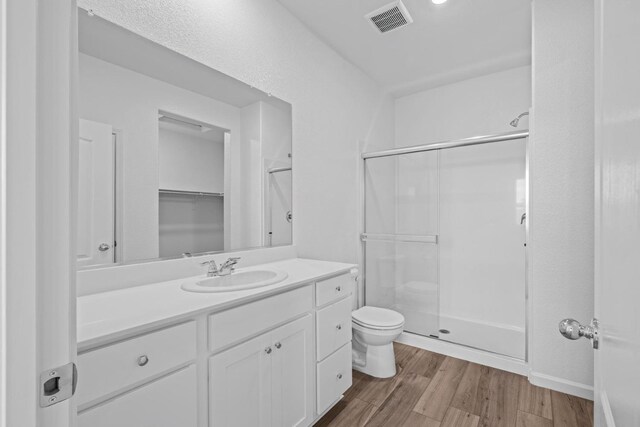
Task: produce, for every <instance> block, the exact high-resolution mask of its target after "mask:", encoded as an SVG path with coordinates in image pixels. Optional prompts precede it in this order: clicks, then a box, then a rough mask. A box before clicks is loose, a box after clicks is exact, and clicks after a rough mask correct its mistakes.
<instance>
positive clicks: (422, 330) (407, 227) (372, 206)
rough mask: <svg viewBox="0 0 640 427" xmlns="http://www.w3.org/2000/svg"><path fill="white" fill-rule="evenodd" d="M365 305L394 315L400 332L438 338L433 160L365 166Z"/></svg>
mask: <svg viewBox="0 0 640 427" xmlns="http://www.w3.org/2000/svg"><path fill="white" fill-rule="evenodd" d="M365 200H366V206H365V234H364V236H363V240H364V242H365V280H366V287H365V304H366V305H370V306H375V307H384V308H390V309H393V310H396V311H398V312H400V313H402V315H403V316H404V317H405V330H406V331H408V332H413V333H416V334H420V335H426V336H434V337H437V336H438V329H439V318H438V317H439V307H438V305H439V296H438V294H439V289H438V245H437V241H438V236H437V230H438V155H437V153H436V152H423V153H414V154H408V155H403V156H391V157H379V158H371V159H367V160H366V161H365Z"/></svg>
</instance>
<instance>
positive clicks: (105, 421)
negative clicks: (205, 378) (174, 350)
mask: <svg viewBox="0 0 640 427" xmlns="http://www.w3.org/2000/svg"><path fill="white" fill-rule="evenodd" d="M197 424H198V396H197V391H196V367H195V366H194V365H190V366H189V367H187V368H184V369H182V370H180V371H178V372H175V373H173V374H170V375H167V376H166V377H162V378H160V379H157V380H155V381H152V382H151V383H149V384H147V385H144V386H142V387H139V388H136V389H134V390H133V391H130V392H128V393H125V394H123V395H121V396H118V397H116V398H114V399H112V400H108V401H107V402H105V403H102V404H100V405H98V406H96V407H94V408H91V409H88V410H86V411H83V412H81V413H80V414H78V427H114V426H118V427H176V426H180V427H196V426H197Z"/></svg>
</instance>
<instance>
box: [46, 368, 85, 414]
mask: <svg viewBox="0 0 640 427" xmlns="http://www.w3.org/2000/svg"><path fill="white" fill-rule="evenodd" d="M77 383H78V370H77V368H76V365H75V363H68V364H66V365H64V366H60V367H58V368H54V369H47V370H46V371H43V372H41V373H40V407H41V408H46V407H47V406H51V405H55V404H56V403H60V402H63V401H65V400H67V399H69V398H70V397H71V396H73V395H74V394H75V392H76V384H77Z"/></svg>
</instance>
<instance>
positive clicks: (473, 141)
mask: <svg viewBox="0 0 640 427" xmlns="http://www.w3.org/2000/svg"><path fill="white" fill-rule="evenodd" d="M520 139H524V140H525V213H526V221H525V224H524V225H525V251H524V252H525V253H524V255H525V274H524V293H525V295H524V296H525V319H524V334H525V335H524V340H525V351H524V360H522V362H524V363H525V364H526V363H528V361H529V338H530V337H529V313H530V307H529V301H530V299H529V248H528V246H527V242H529V223H530V214H529V212H530V187H529V185H530V181H529V159H530V143H531V140H530V138H529V130H528V129H527V130H518V131H513V132H505V133H501V134H495V135H482V136H474V137H471V138H464V139H457V140H449V141H441V142H436V143H431V144H422V145H414V146H408V147H400V148H392V149H388V150H381V151H373V152H366V153H362V154H361V155H360V163H359V164H360V179H361V183H360V210H361V218H360V221H361V230H360V233H359V238H360V244H361V246H360V256H361V259H362V272H361V274H360V278H361V282H362V290H361V293H362V298H361V299H360V298H359V302H361V304H360V303H359V304H358V306H359V307H360V306H363V305H366V286H367V277H366V271H367V250H366V241H367V237H368V236H367V232H366V227H367V222H366V221H367V215H366V206H367V192H366V172H367V168H366V162H367V160H368V159H375V158H381V157H395V156H399V155H405V154H411V153H421V152H425V151H437V152H438V153H439V151H440V150H446V149H449V148H458V147H467V146H473V145H482V144H491V143H494V142H506V141H517V140H520ZM438 174H439V172H438ZM439 198H440V193H439V191H438V199H439ZM438 215H439V214H438ZM404 237H407V238H410V239H411V238H416V240H412V241H414V242H424V243H436V244H437V243H438V239H437V237H436V239H435V242H426V241H425V240H420V238H423V237H424V236H404ZM370 240H373V239H370ZM396 240H397V239H396ZM438 251H439V249H438ZM438 277H439V273H438ZM439 287H440V280H439V278H438V293H439V292H440V291H439ZM408 333H410V334H412V335H416V336H419V337H421V338H425V339H432V340H436V341H440V342H443V343H447V344H451V345H454V346H460V347H465V348H468V349H471V350H476V351H481V352H484V353H487V354H493V355H495V356H498V357H500V358H505V359H511V360H515V361H521V359H517V358H514V357H511V356H507V355H504V354H500V353H495V352H492V351H490V350H485V349H481V348H477V347H471V346H468V345H465V344H459V343H455V342H451V341H445V340H441V339H440V338H439V337H433V336H428V335H420V334H416V333H413V332H408Z"/></svg>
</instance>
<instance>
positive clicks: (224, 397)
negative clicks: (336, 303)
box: [209, 314, 314, 427]
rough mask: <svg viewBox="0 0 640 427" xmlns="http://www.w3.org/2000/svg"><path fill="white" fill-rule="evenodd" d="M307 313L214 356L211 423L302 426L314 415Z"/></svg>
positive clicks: (309, 421) (212, 362)
mask: <svg viewBox="0 0 640 427" xmlns="http://www.w3.org/2000/svg"><path fill="white" fill-rule="evenodd" d="M312 336H313V328H312V316H311V314H307V315H305V316H304V317H303V318H301V319H298V320H294V321H293V322H291V323H287V324H286V325H283V326H281V327H279V328H277V329H275V330H273V331H271V332H268V333H265V334H262V335H260V336H258V337H256V338H253V339H251V340H249V341H247V342H245V343H243V344H240V345H238V346H236V347H233V348H231V349H229V350H226V351H223V352H222V353H220V354H217V355H215V356H213V357H212V358H211V359H210V361H209V373H210V375H209V379H210V381H209V401H210V404H209V411H210V414H209V424H210V425H211V426H256V427H257V426H306V425H310V423H311V421H312V420H313V399H312V396H313V395H312V393H310V390H311V384H312V383H313V376H314V372H313V364H314V358H313V341H312Z"/></svg>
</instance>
